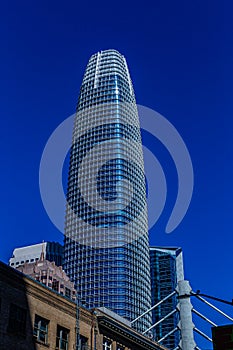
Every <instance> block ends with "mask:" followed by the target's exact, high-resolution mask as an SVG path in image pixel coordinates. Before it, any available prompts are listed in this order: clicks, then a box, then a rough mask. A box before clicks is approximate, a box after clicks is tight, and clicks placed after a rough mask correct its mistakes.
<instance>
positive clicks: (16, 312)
mask: <svg viewBox="0 0 233 350" xmlns="http://www.w3.org/2000/svg"><path fill="white" fill-rule="evenodd" d="M26 317H27V310H26V309H23V308H22V307H20V306H18V305H15V304H11V305H10V313H9V323H8V328H7V330H8V332H10V333H19V334H21V335H23V336H24V335H25V332H26Z"/></svg>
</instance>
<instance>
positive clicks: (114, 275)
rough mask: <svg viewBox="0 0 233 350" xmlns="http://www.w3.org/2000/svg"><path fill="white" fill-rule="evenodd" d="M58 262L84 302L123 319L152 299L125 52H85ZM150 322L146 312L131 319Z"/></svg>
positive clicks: (135, 116) (134, 108)
mask: <svg viewBox="0 0 233 350" xmlns="http://www.w3.org/2000/svg"><path fill="white" fill-rule="evenodd" d="M64 243H65V253H64V261H65V263H64V268H65V271H66V273H67V274H68V276H69V277H70V278H71V280H72V281H74V283H75V286H76V289H77V290H78V292H79V293H80V300H81V299H82V302H84V303H85V305H86V306H87V307H89V308H92V307H98V306H105V307H107V308H110V309H112V310H113V311H115V312H116V313H118V314H119V315H121V316H123V317H126V318H127V319H129V320H133V319H135V318H136V317H137V316H139V315H140V314H142V313H143V312H144V311H146V310H147V309H149V307H150V305H151V286H150V259H149V244H148V227H147V206H146V190H145V177H144V163H143V154H142V142H141V134H140V125H139V118H138V113H137V106H136V102H135V96H134V90H133V85H132V82H131V79H130V75H129V70H128V66H127V63H126V60H125V58H124V56H122V55H121V54H120V53H119V52H118V51H116V50H105V51H101V52H98V53H96V54H94V55H92V56H91V58H90V60H89V62H88V65H87V68H86V71H85V74H84V78H83V82H82V86H81V90H80V95H79V100H78V106H77V113H76V118H75V125H74V130H73V142H72V147H71V152H70V166H69V178H68V190H67V209H66V223H65V242H64ZM150 324H151V316H150V315H147V317H145V318H144V320H143V321H142V320H140V321H139V322H138V323H136V325H135V326H136V328H137V329H138V330H145V329H146V328H147V327H149V326H150Z"/></svg>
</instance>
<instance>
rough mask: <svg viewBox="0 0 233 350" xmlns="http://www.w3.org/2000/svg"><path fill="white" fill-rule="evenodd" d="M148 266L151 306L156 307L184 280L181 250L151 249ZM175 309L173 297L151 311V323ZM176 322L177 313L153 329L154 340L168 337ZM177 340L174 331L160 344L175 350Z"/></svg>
mask: <svg viewBox="0 0 233 350" xmlns="http://www.w3.org/2000/svg"><path fill="white" fill-rule="evenodd" d="M150 265H151V296H152V305H156V304H157V303H158V302H159V301H161V300H162V299H164V298H165V297H167V296H168V295H169V294H170V293H172V292H173V291H174V290H175V289H176V287H177V282H178V281H182V280H184V269H183V253H182V249H181V248H176V247H151V248H150ZM176 307H177V297H176V295H173V296H172V297H171V298H169V299H167V300H166V301H164V302H163V303H162V304H160V305H159V306H158V307H157V308H155V309H154V310H153V311H152V323H153V324H155V323H156V322H158V321H159V320H161V319H163V317H165V316H167V315H168V314H169V313H170V312H172V311H173V310H175V309H176ZM178 321H179V319H178V313H176V314H173V315H171V316H170V317H168V318H167V319H165V320H164V321H163V322H162V323H160V324H159V325H158V326H156V327H155V328H153V335H154V339H155V340H157V341H158V340H160V339H161V338H163V337H165V336H166V335H168V334H169V333H170V332H172V331H173V330H174V329H175V328H176V327H177V325H178ZM179 340H180V333H179V331H176V332H174V333H172V334H170V335H169V336H168V337H167V338H165V340H164V341H162V342H161V344H162V345H164V346H166V347H167V348H168V349H175V348H176V347H177V346H178V344H179Z"/></svg>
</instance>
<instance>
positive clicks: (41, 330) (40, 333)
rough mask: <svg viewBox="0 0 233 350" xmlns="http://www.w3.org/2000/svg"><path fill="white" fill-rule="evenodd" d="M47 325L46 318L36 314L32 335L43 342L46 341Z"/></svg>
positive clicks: (45, 342)
mask: <svg viewBox="0 0 233 350" xmlns="http://www.w3.org/2000/svg"><path fill="white" fill-rule="evenodd" d="M48 325H49V321H48V320H46V319H45V318H43V317H41V316H38V315H36V316H35V322H34V330H33V335H34V337H35V338H36V339H37V340H39V341H41V342H42V343H44V344H47V343H48Z"/></svg>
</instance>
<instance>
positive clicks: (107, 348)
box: [103, 338, 112, 350]
mask: <svg viewBox="0 0 233 350" xmlns="http://www.w3.org/2000/svg"><path fill="white" fill-rule="evenodd" d="M103 350H112V341H111V340H109V339H106V338H104V341H103Z"/></svg>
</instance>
